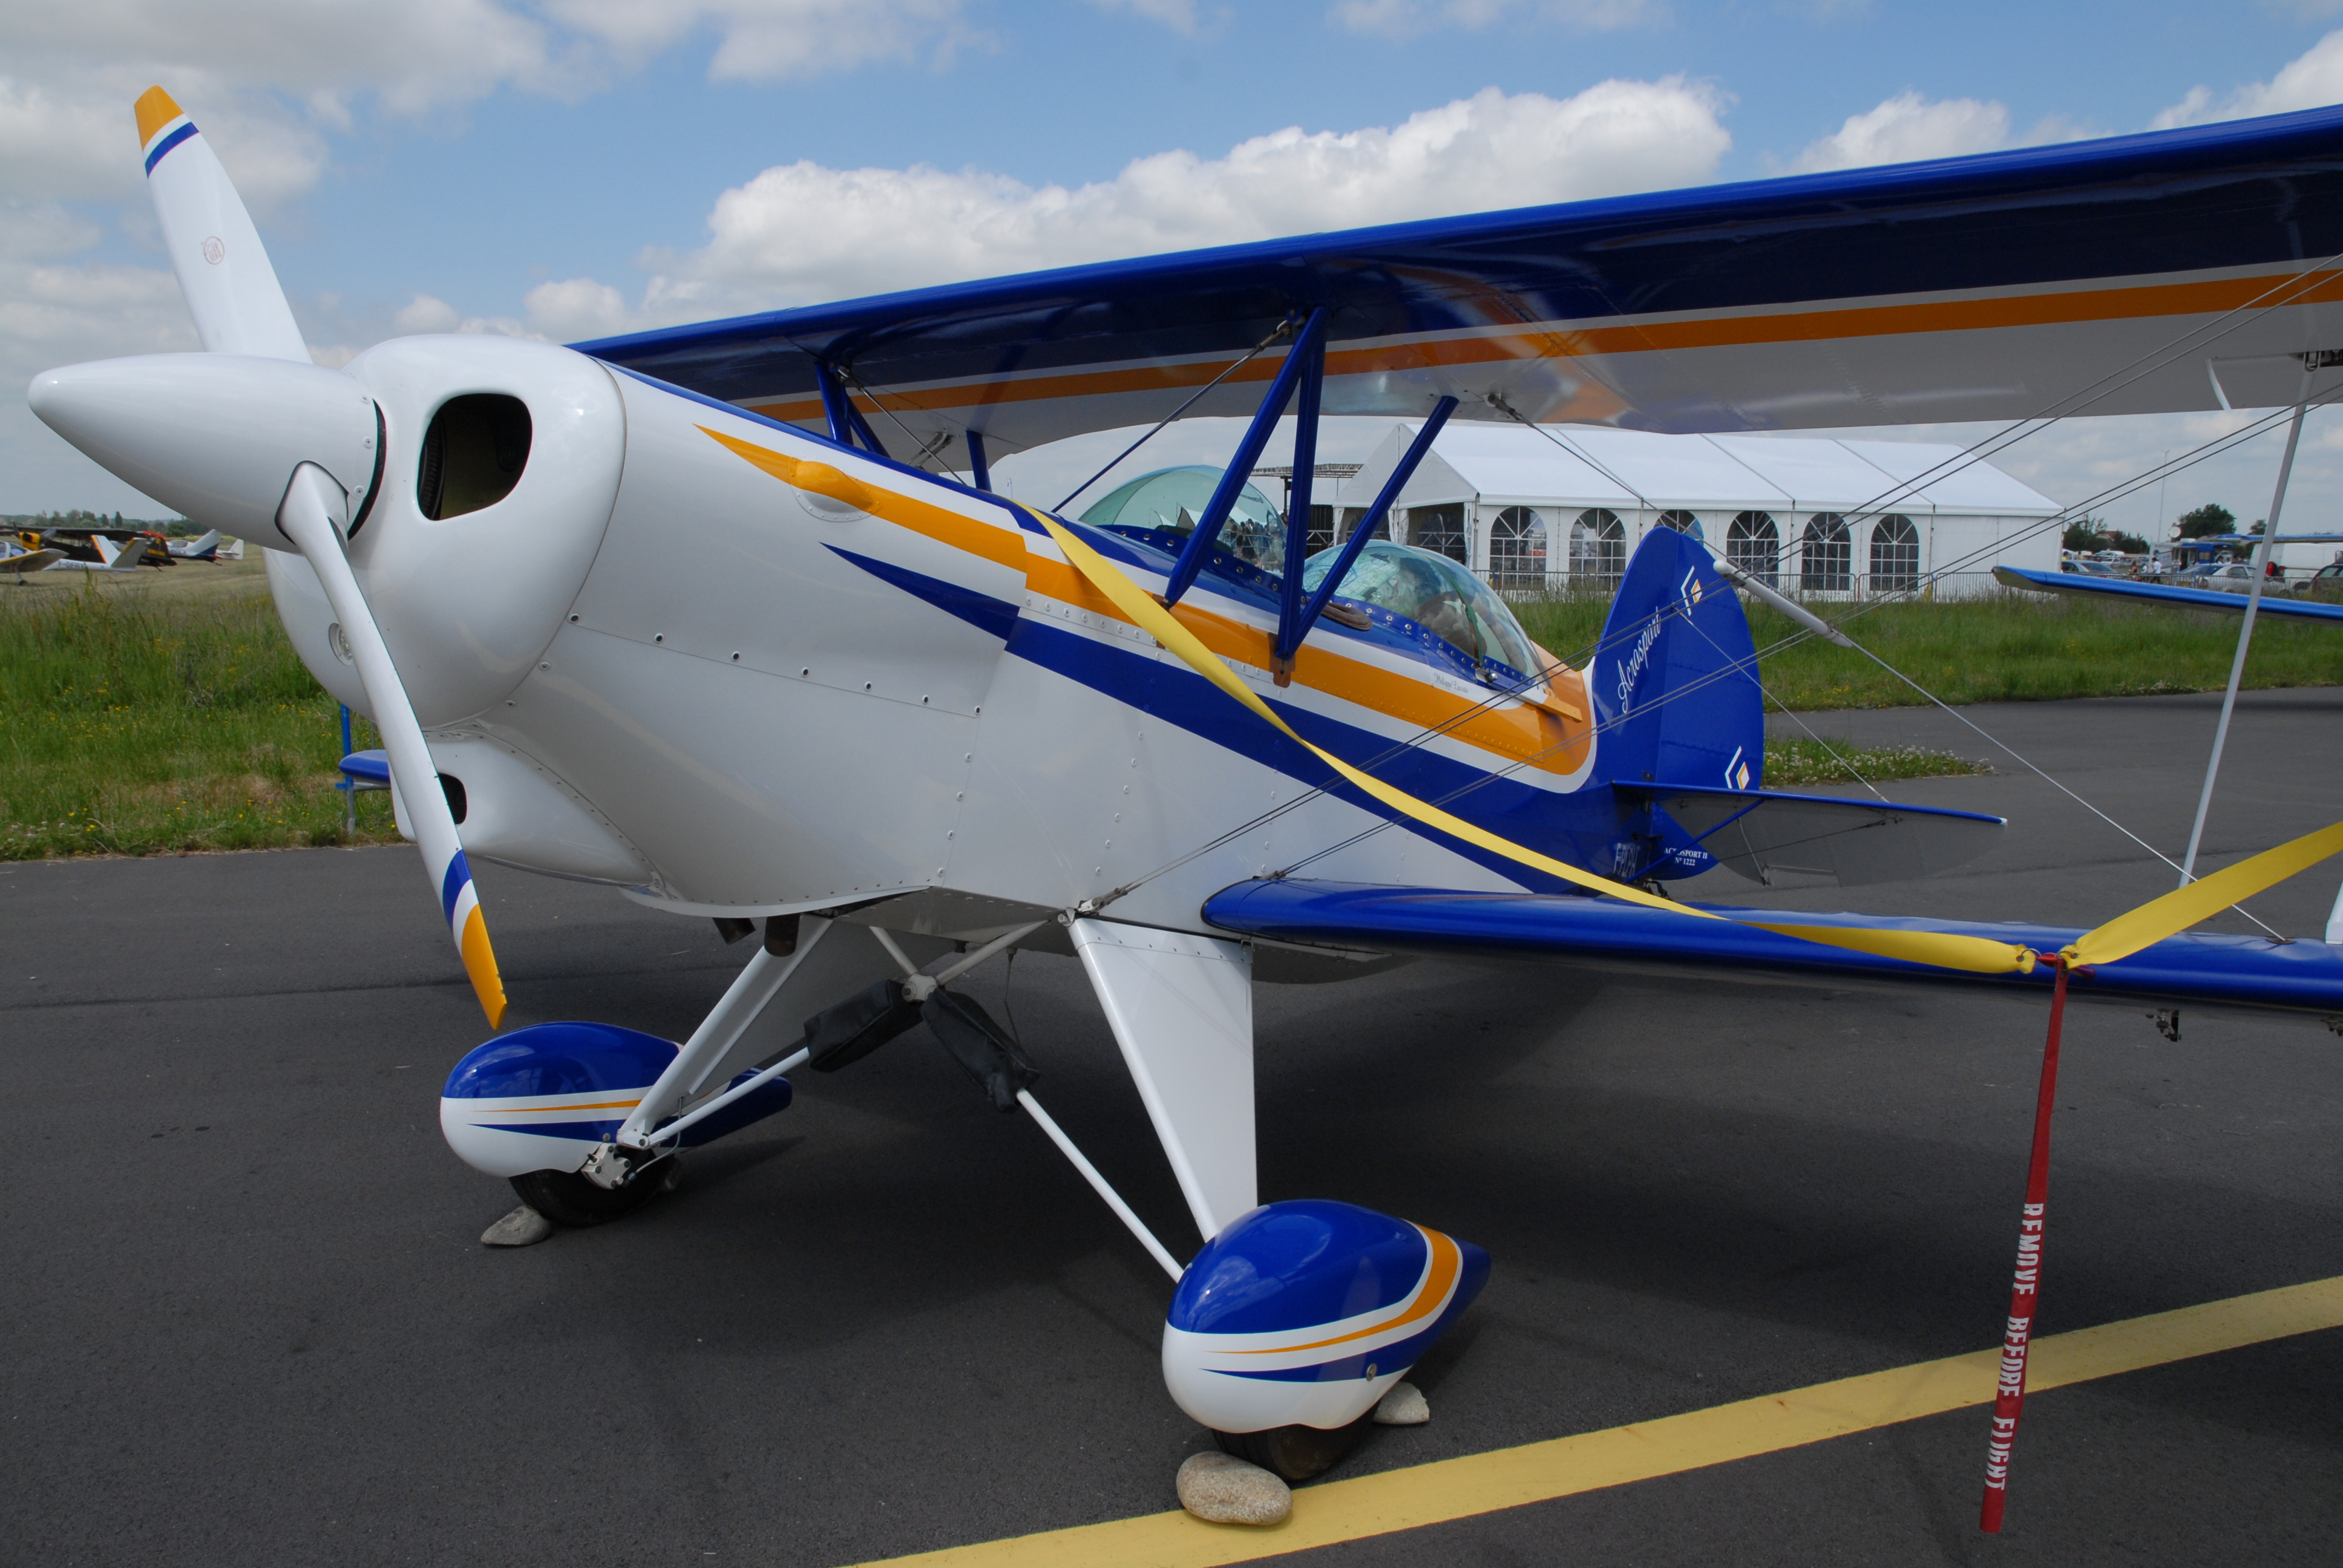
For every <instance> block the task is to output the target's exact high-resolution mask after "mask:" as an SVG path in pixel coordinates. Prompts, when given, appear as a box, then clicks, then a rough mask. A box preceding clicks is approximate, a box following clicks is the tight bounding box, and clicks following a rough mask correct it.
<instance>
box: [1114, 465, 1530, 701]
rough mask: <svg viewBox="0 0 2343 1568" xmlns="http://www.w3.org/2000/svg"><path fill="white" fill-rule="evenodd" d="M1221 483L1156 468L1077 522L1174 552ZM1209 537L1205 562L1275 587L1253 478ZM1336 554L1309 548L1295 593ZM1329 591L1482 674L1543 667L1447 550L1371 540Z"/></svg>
mask: <svg viewBox="0 0 2343 1568" xmlns="http://www.w3.org/2000/svg"><path fill="white" fill-rule="evenodd" d="M1220 482H1221V470H1219V469H1218V468H1212V467H1205V466H1204V465H1202V464H1192V465H1190V466H1188V467H1179V468H1159V469H1157V470H1156V471H1155V472H1154V473H1151V474H1142V475H1141V476H1140V477H1138V478H1136V479H1133V480H1131V481H1130V482H1129V483H1128V484H1125V485H1122V486H1121V487H1118V488H1117V489H1115V490H1114V491H1113V492H1112V493H1111V494H1110V495H1109V496H1108V497H1107V498H1105V499H1103V500H1101V501H1100V502H1098V503H1097V504H1096V505H1095V506H1092V507H1091V508H1090V509H1089V510H1087V511H1085V512H1083V513H1082V521H1083V522H1085V523H1087V524H1089V525H1090V526H1091V527H1092V528H1109V529H1111V530H1113V531H1114V532H1116V533H1119V534H1121V535H1123V536H1125V537H1126V538H1136V539H1141V540H1144V541H1145V542H1146V543H1148V544H1150V545H1152V546H1154V547H1155V548H1158V549H1163V550H1169V551H1171V552H1172V554H1174V555H1176V554H1178V553H1179V551H1180V548H1181V546H1182V544H1184V543H1185V542H1186V540H1187V539H1188V538H1189V537H1190V536H1192V535H1193V534H1194V533H1195V531H1196V519H1197V518H1199V517H1201V516H1202V515H1203V512H1204V509H1205V508H1206V507H1208V506H1209V505H1211V503H1212V491H1213V489H1214V487H1217V486H1218V485H1219V484H1220ZM1215 542H1216V544H1217V547H1218V548H1216V549H1215V550H1214V551H1213V552H1212V554H1213V555H1214V556H1216V557H1220V558H1222V560H1221V563H1220V564H1219V565H1218V566H1215V565H1214V564H1212V562H1211V561H1207V563H1206V565H1205V570H1207V571H1208V572H1210V571H1217V572H1219V573H1220V575H1222V577H1224V578H1237V579H1239V580H1247V579H1249V580H1250V583H1251V585H1252V587H1253V588H1256V589H1261V588H1267V590H1268V591H1270V592H1272V594H1273V593H1274V591H1275V583H1274V580H1273V579H1274V578H1276V577H1278V576H1280V575H1282V573H1283V571H1284V569H1285V520H1284V519H1283V518H1281V517H1279V516H1278V514H1277V508H1275V507H1273V506H1272V505H1270V502H1269V498H1268V497H1267V496H1264V495H1262V493H1261V491H1259V490H1258V489H1256V488H1254V487H1252V486H1251V485H1247V486H1245V487H1244V488H1243V489H1242V490H1240V491H1238V492H1237V499H1236V504H1235V505H1234V506H1232V508H1230V509H1229V519H1228V521H1227V522H1226V523H1225V524H1223V525H1222V528H1221V536H1220V538H1219V539H1218V540H1217V541H1215ZM1341 554H1342V550H1341V548H1340V547H1337V548H1333V549H1328V550H1321V551H1320V552H1319V553H1318V554H1316V555H1314V556H1312V557H1311V558H1309V559H1308V561H1306V562H1305V563H1304V564H1303V566H1302V592H1304V593H1315V592H1317V591H1318V585H1319V584H1320V583H1322V582H1323V581H1324V580H1325V578H1326V573H1327V572H1328V571H1329V570H1331V569H1332V567H1333V564H1334V558H1336V557H1337V556H1339V555H1341ZM1231 558H1232V559H1233V562H1234V563H1235V564H1234V565H1231V564H1230V560H1231ZM1246 568H1251V570H1250V572H1248V571H1247V570H1246ZM1262 574H1266V575H1265V576H1264V575H1262ZM1335 591H1336V592H1337V593H1339V594H1341V595H1342V597H1343V598H1349V599H1355V600H1357V601H1358V602H1360V603H1362V604H1366V605H1372V606H1373V607H1374V608H1377V609H1380V610H1383V611H1385V612H1386V613H1388V614H1390V615H1393V616H1398V617H1401V618H1404V619H1406V620H1409V621H1412V622H1413V623H1414V624H1415V625H1416V626H1418V627H1421V628H1423V633H1418V634H1412V635H1415V636H1418V637H1421V636H1423V634H1427V633H1428V634H1429V637H1430V638H1431V639H1432V640H1431V641H1429V642H1426V643H1420V644H1419V646H1423V647H1424V648H1426V651H1431V650H1433V648H1438V647H1439V645H1440V644H1443V643H1444V644H1446V645H1447V648H1453V649H1454V650H1455V651H1456V652H1457V653H1459V654H1462V655H1463V658H1465V660H1466V661H1467V662H1468V663H1470V664H1471V665H1473V667H1474V668H1476V669H1478V670H1479V671H1480V672H1481V674H1482V675H1483V678H1501V677H1509V678H1511V681H1512V682H1513V683H1515V684H1518V683H1519V682H1520V681H1522V680H1523V679H1527V678H1535V677H1537V676H1539V675H1541V674H1542V673H1543V671H1542V668H1541V667H1542V665H1543V664H1544V660H1543V659H1541V658H1539V657H1538V655H1537V653H1536V652H1535V650H1534V648H1533V646H1532V644H1531V642H1530V639H1529V637H1528V635H1527V634H1526V633H1524V632H1523V630H1522V627H1521V622H1519V621H1517V620H1515V619H1514V618H1513V611H1512V610H1511V609H1509V608H1506V606H1505V601H1504V600H1503V599H1502V598H1498V597H1497V596H1496V594H1494V593H1493V592H1492V591H1491V590H1490V588H1489V587H1488V585H1487V584H1485V583H1483V582H1482V581H1481V579H1480V578H1476V577H1474V576H1473V574H1472V573H1471V572H1469V571H1466V570H1465V569H1464V568H1463V567H1461V566H1459V565H1457V564H1456V563H1455V562H1454V561H1453V560H1451V559H1449V558H1447V557H1446V556H1442V555H1434V554H1433V552H1432V551H1430V550H1420V549H1414V548H1410V547H1409V546H1406V545H1395V544H1392V543H1390V542H1389V541H1388V540H1383V539H1374V540H1372V541H1370V542H1369V543H1368V544H1367V546H1366V547H1365V548H1363V550H1361V551H1360V552H1359V558H1358V559H1357V561H1355V562H1354V563H1353V565H1352V567H1351V569H1350V571H1349V573H1348V574H1347V575H1345V576H1344V578H1342V587H1340V588H1337V589H1335ZM1443 654H1444V650H1443ZM1491 666H1494V667H1495V668H1493V669H1492V668H1490V667H1491Z"/></svg>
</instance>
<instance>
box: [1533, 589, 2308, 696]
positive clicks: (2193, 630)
mask: <svg viewBox="0 0 2343 1568" xmlns="http://www.w3.org/2000/svg"><path fill="white" fill-rule="evenodd" d="M1609 608H1610V604H1609V601H1608V600H1607V599H1598V598H1554V599H1532V600H1525V601H1521V602H1517V603H1516V604H1515V605H1514V606H1513V609H1514V611H1515V613H1516V614H1518V615H1519V616H1520V617H1521V619H1522V624H1523V627H1524V628H1527V629H1528V631H1529V634H1530V635H1531V636H1532V637H1534V638H1536V639H1537V640H1538V641H1539V642H1540V643H1542V644H1544V646H1545V647H1546V648H1550V649H1551V650H1553V652H1554V653H1555V654H1556V655H1558V656H1560V657H1562V658H1568V659H1570V660H1571V661H1572V662H1573V663H1584V661H1585V651H1584V650H1585V649H1586V648H1589V647H1591V646H1592V645H1593V644H1594V640H1595V638H1597V637H1599V636H1600V635H1601V633H1602V630H1603V618H1604V614H1605V613H1607V612H1608V610H1609ZM1815 608H1816V609H1817V610H1818V611H1819V612H1820V613H1821V614H1823V615H1824V616H1825V617H1833V618H1835V617H1836V616H1839V615H1841V614H1843V613H1844V612H1845V610H1846V609H1848V608H1851V607H1849V606H1846V605H1817V606H1816V607H1815ZM1846 629H1847V632H1848V634H1849V635H1850V636H1852V637H1853V638H1855V640H1856V641H1858V642H1861V643H1863V644H1864V645H1865V647H1868V648H1871V649H1872V650H1873V651H1875V652H1876V653H1877V654H1878V655H1879V657H1880V658H1884V659H1885V660H1886V661H1887V662H1888V663H1890V664H1892V665H1894V666H1895V667H1896V668H1898V669H1900V670H1902V671H1904V672H1905V673H1906V674H1907V675H1909V676H1910V677H1911V678H1913V679H1915V680H1916V681H1918V682H1920V683H1921V684H1922V685H1923V686H1926V687H1927V688H1928V689H1930V690H1931V691H1934V692H1935V693H1936V695H1937V696H1938V697H1941V698H1943V699H1945V700H1946V702H1956V703H1959V702H2033V701H2047V700H2050V699H2056V698H2066V697H2134V696H2141V695H2145V694H2147V693H2151V692H2159V691H2218V690H2220V689H2222V688H2223V687H2224V686H2226V685H2227V683H2228V678H2229V661H2230V659H2231V658H2232V657H2234V656H2235V654H2236V652H2237V618H2235V617H2233V616H2213V615H2197V614H2192V613H2190V612H2188V611H2186V610H2170V609H2160V608H2155V609H2152V608H2132V607H2130V606H2128V605H2098V604H2092V603H2090V602H2089V601H2087V600H2084V599H2069V598H2046V597H2042V596H2037V595H2033V594H2017V593H2001V594H1996V595H1994V596H1992V597H1991V598H1978V599H1963V600H1959V601H1957V602H1954V603H1947V604H1892V605H1883V606H1881V607H1880V608H1876V609H1873V610H1869V611H1867V612H1866V613H1865V614H1863V615H1861V616H1859V617H1857V618H1855V619H1853V620H1851V621H1849V622H1848V623H1847V627H1846ZM1749 630H1750V633H1751V635H1752V636H1754V637H1755V638H1756V639H1757V648H1758V650H1759V653H1760V655H1761V658H1760V659H1759V661H1758V677H1759V678H1760V679H1762V680H1763V681H1764V682H1765V689H1767V690H1768V691H1770V692H1772V693H1773V694H1774V695H1775V697H1777V698H1779V699H1781V701H1782V703H1783V705H1784V706H1785V707H1788V708H1792V709H1799V710H1802V711H1803V710H1810V709H1828V708H1908V707H1911V706H1914V705H1916V704H1918V703H1921V702H1925V701H1926V699H1925V698H1923V697H1921V696H1920V695H1919V694H1918V693H1917V692H1916V691H1914V690H1913V689H1911V688H1910V687H1908V686H1906V685H1905V684H1904V683H1903V682H1902V681H1900V680H1898V679H1896V677H1894V676H1893V675H1890V674H1889V673H1888V672H1887V671H1885V670H1884V669H1882V668H1879V666H1878V665H1876V664H1875V663H1873V662H1872V661H1871V660H1870V659H1868V658H1865V657H1864V656H1863V655H1862V654H1860V653H1858V652H1856V651H1855V649H1853V648H1841V647H1839V646H1838V645H1836V644H1835V643H1831V642H1825V640H1823V639H1822V638H1818V637H1812V636H1808V637H1805V638H1804V639H1803V640H1802V641H1800V642H1799V643H1797V644H1796V645H1795V647H1792V648H1785V649H1783V650H1782V651H1780V652H1778V653H1775V654H1772V655H1765V648H1768V647H1769V646H1771V645H1773V644H1775V643H1776V642H1779V641H1781V640H1783V639H1784V638H1788V637H1790V636H1792V635H1793V634H1795V633H1797V632H1798V631H1799V630H1800V628H1799V627H1798V626H1797V625H1796V623H1795V622H1793V621H1792V620H1791V619H1790V618H1788V617H1787V616H1785V615H1783V614H1782V613H1781V612H1779V611H1778V610H1775V609H1772V608H1768V607H1766V606H1765V605H1751V606H1749ZM2338 683H2343V628H2335V629H2330V628H2327V627H2323V626H2304V625H2301V624H2288V623H2285V622H2280V621H2273V620H2268V619H2263V620H2259V621H2257V622H2256V623H2255V626H2254V647H2253V652H2252V654H2251V655H2250V656H2249V657H2248V658H2247V660H2246V684H2247V686H2249V687H2254V688H2265V687H2278V686H2332V685H2336V684H2338Z"/></svg>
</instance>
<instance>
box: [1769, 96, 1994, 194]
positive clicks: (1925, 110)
mask: <svg viewBox="0 0 2343 1568" xmlns="http://www.w3.org/2000/svg"><path fill="white" fill-rule="evenodd" d="M2008 141H2009V111H2008V110H2007V109H2006V108H2004V107H2003V106H2001V105H1999V104H1993V103H1981V102H1979V101H1978V100H1977V99H1975V98H1946V99H1942V100H1939V101H1937V102H1935V103H1930V102H1929V101H1928V100H1926V99H1925V98H1923V97H1921V96H1920V95H1919V94H1917V93H1915V92H1910V91H1906V92H1902V93H1898V94H1897V95H1896V96H1894V97H1892V98H1889V99H1887V100H1886V101H1885V102H1884V103H1882V104H1881V105H1880V106H1878V107H1877V108H1875V109H1871V110H1868V111H1866V112H1865V113H1863V114H1860V115H1849V116H1847V117H1846V123H1845V124H1844V125H1842V126H1839V128H1838V129H1837V130H1835V131H1834V132H1832V133H1831V134H1830V135H1829V136H1825V137H1823V138H1822V139H1821V140H1820V141H1817V142H1815V143H1813V144H1812V145H1810V146H1808V147H1807V148H1806V149H1805V151H1804V152H1802V153H1800V154H1799V155H1798V156H1797V157H1796V159H1795V160H1794V161H1793V162H1792V163H1791V165H1790V167H1791V169H1792V170H1793V171H1795V172H1796V173H1799V174H1806V173H1811V172H1813V171H1815V170H1817V169H1851V168H1859V167H1862V166H1865V165H1867V164H1908V163H1917V162H1919V161H1920V160H1921V159H1924V158H1950V157H1958V156H1961V155H1962V154H1964V153H1985V152H1991V151H1993V150H1994V149H1995V148H1996V147H1999V146H2006V145H2007V143H2008Z"/></svg>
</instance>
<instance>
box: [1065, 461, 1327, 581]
mask: <svg viewBox="0 0 2343 1568" xmlns="http://www.w3.org/2000/svg"><path fill="white" fill-rule="evenodd" d="M1220 482H1221V470H1220V469H1218V468H1211V467H1205V466H1204V465H1202V464H1201V463H1195V464H1190V465H1188V466H1187V467H1179V468H1159V469H1157V470H1156V471H1155V472H1154V473H1152V474H1141V476H1140V477H1138V478H1136V479H1133V480H1131V482H1130V483H1129V484H1126V485H1121V486H1119V487H1116V488H1115V490H1114V491H1113V492H1112V493H1111V494H1110V495H1109V496H1107V498H1105V499H1104V500H1102V501H1100V502H1099V503H1098V504H1097V505H1095V506H1093V507H1091V508H1089V509H1088V510H1086V511H1084V512H1083V513H1082V521H1084V522H1085V523H1088V524H1090V525H1091V527H1092V528H1134V529H1139V530H1141V531H1146V532H1159V533H1169V534H1192V533H1194V532H1195V531H1196V519H1197V518H1201V517H1202V516H1203V515H1204V508H1206V507H1207V506H1209V505H1210V504H1211V503H1212V491H1213V490H1214V489H1216V488H1218V487H1219V486H1220ZM1219 543H1220V547H1221V548H1222V549H1224V550H1226V551H1228V552H1229V554H1231V555H1232V556H1234V557H1236V558H1237V559H1239V560H1241V561H1246V562H1249V563H1251V564H1252V565H1253V566H1256V567H1259V568H1261V569H1262V571H1265V572H1282V571H1283V570H1284V569H1285V519H1284V518H1281V517H1279V516H1278V515H1277V508H1275V507H1273V506H1272V505H1270V502H1269V498H1268V497H1267V496H1264V495H1262V493H1261V491H1260V490H1259V489H1257V488H1255V487H1253V486H1252V485H1247V486H1246V487H1244V488H1242V490H1239V491H1238V492H1237V498H1236V504H1235V505H1234V506H1232V507H1231V508H1229V520H1228V521H1227V522H1226V523H1223V524H1222V526H1221V537H1220V540H1219Z"/></svg>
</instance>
